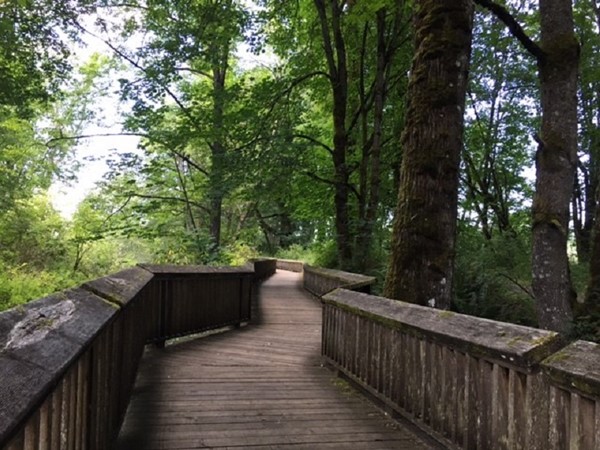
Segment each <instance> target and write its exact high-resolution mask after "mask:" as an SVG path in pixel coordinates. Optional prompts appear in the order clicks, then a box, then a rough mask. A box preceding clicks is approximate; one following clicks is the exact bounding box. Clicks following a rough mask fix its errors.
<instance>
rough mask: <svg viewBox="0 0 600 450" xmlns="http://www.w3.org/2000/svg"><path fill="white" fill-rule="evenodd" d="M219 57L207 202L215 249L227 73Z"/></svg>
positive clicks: (222, 171)
mask: <svg viewBox="0 0 600 450" xmlns="http://www.w3.org/2000/svg"><path fill="white" fill-rule="evenodd" d="M224 53H225V55H226V56H225V57H224V59H223V58H219V61H218V62H217V63H215V64H213V68H212V76H213V116H212V134H213V138H212V142H211V159H212V167H211V172H210V186H209V202H210V237H211V239H212V242H213V245H214V248H215V250H217V249H218V248H219V247H220V246H221V216H222V209H223V198H224V197H225V186H224V177H225V164H226V161H225V159H226V156H227V155H226V151H225V145H224V143H223V139H224V138H223V132H224V130H223V127H224V109H225V76H226V73H227V55H228V54H229V52H228V51H225V52H224Z"/></svg>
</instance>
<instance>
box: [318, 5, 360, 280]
mask: <svg viewBox="0 0 600 450" xmlns="http://www.w3.org/2000/svg"><path fill="white" fill-rule="evenodd" d="M328 3H329V10H330V14H331V26H330V24H329V19H328V16H327V7H326V5H325V0H314V4H315V7H316V9H317V12H318V14H319V22H320V25H321V36H322V39H323V48H324V51H325V57H326V59H327V66H328V74H329V80H330V83H331V90H332V94H333V154H332V159H333V167H334V183H335V193H334V205H335V229H336V244H337V253H338V265H339V267H340V268H341V269H349V268H350V267H351V264H352V230H351V228H350V217H349V208H348V197H349V187H348V182H349V177H350V175H349V171H348V167H347V164H346V154H347V150H348V133H347V130H346V118H347V117H346V116H347V108H348V69H347V64H348V62H347V58H346V44H345V41H344V37H343V34H342V28H341V15H342V12H343V11H342V8H341V6H340V5H339V4H338V2H337V0H328Z"/></svg>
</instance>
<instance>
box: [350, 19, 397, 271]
mask: <svg viewBox="0 0 600 450" xmlns="http://www.w3.org/2000/svg"><path fill="white" fill-rule="evenodd" d="M385 19H386V9H385V8H382V9H380V10H379V11H378V12H377V17H376V23H377V63H376V71H375V92H374V103H373V139H372V140H371V143H370V144H371V145H370V146H369V148H368V149H367V151H366V152H365V153H366V154H364V155H363V160H365V161H364V165H365V166H366V167H367V168H368V166H369V162H370V166H371V167H370V169H371V170H370V171H369V170H365V173H364V174H361V177H362V176H364V177H365V180H364V185H365V186H364V187H363V186H361V196H362V203H364V206H363V207H362V208H360V209H362V211H361V215H360V226H359V231H358V236H357V239H356V252H355V253H356V264H355V267H356V269H357V271H359V272H361V273H364V272H365V271H366V270H367V269H368V267H369V262H370V258H371V246H372V241H373V229H374V225H375V220H376V219H377V209H378V207H379V190H380V185H381V148H382V146H383V109H384V104H385V94H386V89H387V86H386V84H387V83H386V82H387V80H386V71H387V67H388V63H389V60H390V59H391V58H392V56H393V50H392V51H391V52H389V54H388V51H387V46H386V20H385ZM367 175H368V183H367ZM361 184H362V183H361Z"/></svg>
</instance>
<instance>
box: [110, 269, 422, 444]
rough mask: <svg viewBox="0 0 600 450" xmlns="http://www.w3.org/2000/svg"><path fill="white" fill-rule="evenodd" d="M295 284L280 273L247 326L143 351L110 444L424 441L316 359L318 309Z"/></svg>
mask: <svg viewBox="0 0 600 450" xmlns="http://www.w3.org/2000/svg"><path fill="white" fill-rule="evenodd" d="M299 283H300V275H299V274H295V273H292V272H285V271H278V272H277V274H276V275H274V276H273V277H271V278H270V279H269V280H267V281H266V282H265V283H263V284H262V285H261V287H260V288H259V295H258V296H257V301H256V304H255V305H254V306H255V310H254V311H253V317H254V319H253V321H252V323H251V324H250V325H249V326H247V327H244V328H241V329H239V330H235V331H230V332H226V333H221V334H215V335H212V336H209V337H206V338H203V339H196V340H193V341H187V342H183V343H179V344H177V345H172V346H168V347H166V348H165V349H162V350H151V351H149V352H148V354H147V355H146V356H145V359H144V361H143V362H142V366H141V368H140V373H139V375H138V379H137V383H136V388H135V392H134V397H133V399H132V401H131V404H130V406H129V409H128V411H127V415H126V418H125V423H124V425H123V429H122V430H121V435H120V437H119V441H118V445H117V448H118V449H119V450H145V449H148V450H154V449H165V450H178V449H201V448H214V449H241V448H247V449H257V450H259V449H290V450H291V449H295V450H304V449H307V450H308V449H310V450H319V449H352V450H361V449H397V450H400V449H410V450H420V449H429V448H431V447H429V446H428V445H427V444H425V443H424V442H422V441H420V440H419V438H418V437H417V436H416V435H415V434H413V433H412V432H410V431H408V430H406V429H404V428H402V426H401V425H399V424H398V423H397V422H395V421H393V420H390V419H389V418H387V417H386V416H384V415H383V413H381V412H380V410H378V409H377V408H376V407H375V406H373V405H372V404H371V403H370V402H369V401H367V400H366V399H364V398H363V397H362V396H361V395H360V394H358V393H356V392H355V391H354V390H353V389H351V388H350V387H348V386H347V385H346V384H345V383H344V382H342V381H340V380H339V379H338V378H336V377H335V376H334V374H333V373H332V372H331V371H330V370H328V369H326V368H324V367H322V366H321V359H320V339H321V308H320V305H319V304H318V302H317V301H315V300H314V299H313V298H312V297H310V296H309V295H308V294H307V293H305V292H304V291H303V290H302V288H301V286H300V284H299Z"/></svg>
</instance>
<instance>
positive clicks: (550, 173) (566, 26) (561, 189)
mask: <svg viewBox="0 0 600 450" xmlns="http://www.w3.org/2000/svg"><path fill="white" fill-rule="evenodd" d="M540 18H541V32H542V36H541V47H542V50H543V52H544V56H543V57H542V58H541V59H539V60H538V65H539V72H540V73H539V76H540V86H541V102H542V126H541V133H540V138H539V147H538V152H537V155H536V189H535V195H534V198H533V236H532V237H533V255H532V257H533V260H532V270H533V280H532V288H533V293H534V295H535V298H536V305H537V312H538V320H539V325H540V327H542V328H546V329H550V330H556V331H566V330H567V328H568V327H569V326H570V323H571V320H572V318H573V314H572V306H571V305H572V302H573V300H574V291H573V289H572V285H571V278H570V271H569V260H568V257H567V237H568V236H567V234H568V229H569V204H570V200H571V195H572V192H573V191H572V187H573V181H574V176H575V170H576V165H577V68H578V60H579V45H578V43H577V39H576V37H575V34H574V32H573V13H572V6H571V0H540Z"/></svg>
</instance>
